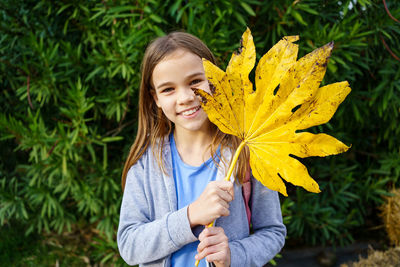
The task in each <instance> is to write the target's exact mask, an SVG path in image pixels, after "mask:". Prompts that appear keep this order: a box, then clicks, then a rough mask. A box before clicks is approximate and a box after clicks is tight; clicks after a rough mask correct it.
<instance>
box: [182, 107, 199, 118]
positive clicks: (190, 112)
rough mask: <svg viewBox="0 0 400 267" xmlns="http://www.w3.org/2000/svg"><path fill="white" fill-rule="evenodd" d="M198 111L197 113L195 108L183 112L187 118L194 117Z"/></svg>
mask: <svg viewBox="0 0 400 267" xmlns="http://www.w3.org/2000/svg"><path fill="white" fill-rule="evenodd" d="M196 111H197V108H193V109H191V110H187V111H184V112H182V114H183V115H185V116H189V115H192V114H193V113H195V112H196Z"/></svg>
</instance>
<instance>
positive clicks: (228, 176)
mask: <svg viewBox="0 0 400 267" xmlns="http://www.w3.org/2000/svg"><path fill="white" fill-rule="evenodd" d="M245 145H246V142H245V141H242V142H241V143H240V145H239V147H238V148H237V149H236V152H235V155H234V156H233V159H232V162H231V165H230V166H229V170H228V173H227V174H226V177H225V181H229V179H230V177H231V175H232V172H233V169H234V168H235V165H236V162H237V160H238V158H239V155H240V152H241V151H242V149H243V147H244V146H245Z"/></svg>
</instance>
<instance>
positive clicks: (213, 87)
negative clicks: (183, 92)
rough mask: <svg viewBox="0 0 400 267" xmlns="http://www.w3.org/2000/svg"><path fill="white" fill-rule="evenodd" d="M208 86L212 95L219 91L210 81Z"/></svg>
mask: <svg viewBox="0 0 400 267" xmlns="http://www.w3.org/2000/svg"><path fill="white" fill-rule="evenodd" d="M208 86H210V91H211V93H212V94H214V93H215V90H216V89H217V88H215V85H214V84H212V83H211V82H210V81H209V82H208Z"/></svg>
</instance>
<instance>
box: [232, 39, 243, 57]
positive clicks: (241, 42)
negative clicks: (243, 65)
mask: <svg viewBox="0 0 400 267" xmlns="http://www.w3.org/2000/svg"><path fill="white" fill-rule="evenodd" d="M242 52H243V38H240V47H239V48H238V50H237V51H235V52H234V53H235V55H240V54H241V53H242Z"/></svg>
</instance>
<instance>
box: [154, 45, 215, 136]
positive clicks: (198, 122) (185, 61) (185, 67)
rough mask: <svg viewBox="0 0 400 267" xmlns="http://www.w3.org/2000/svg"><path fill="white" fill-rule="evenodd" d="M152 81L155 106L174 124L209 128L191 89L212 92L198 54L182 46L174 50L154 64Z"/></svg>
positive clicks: (202, 128)
mask: <svg viewBox="0 0 400 267" xmlns="http://www.w3.org/2000/svg"><path fill="white" fill-rule="evenodd" d="M152 83H153V88H154V92H153V97H154V100H155V102H156V104H157V106H158V107H159V108H161V109H162V111H163V112H164V114H165V116H166V117H167V118H168V119H169V120H170V121H171V122H173V123H174V124H175V129H176V130H177V131H180V130H183V129H184V130H188V131H191V132H193V131H194V132H196V131H207V130H208V129H209V126H210V124H211V123H210V121H209V120H208V117H207V114H206V113H205V112H204V110H203V109H202V108H201V105H200V101H199V99H198V98H197V97H196V95H195V94H194V92H193V91H192V89H191V88H192V87H196V88H200V89H203V90H205V91H206V92H208V93H211V92H210V88H209V85H208V81H207V79H206V77H205V73H204V68H203V62H202V60H201V58H200V57H199V56H197V55H195V54H193V53H191V52H188V51H186V50H183V49H178V50H176V51H175V52H173V53H172V54H170V55H168V56H167V57H166V58H165V59H163V60H162V61H161V62H159V63H158V64H157V65H156V66H155V68H154V70H153V75H152Z"/></svg>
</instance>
